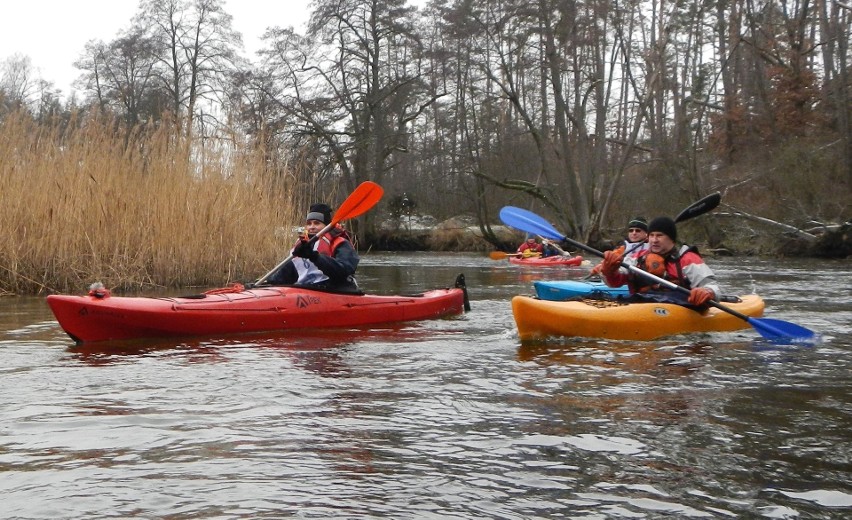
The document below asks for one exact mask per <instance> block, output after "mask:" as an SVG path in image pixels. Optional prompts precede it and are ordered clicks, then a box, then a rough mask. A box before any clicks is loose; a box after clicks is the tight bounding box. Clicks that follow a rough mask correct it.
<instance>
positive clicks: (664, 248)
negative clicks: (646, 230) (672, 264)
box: [648, 231, 674, 255]
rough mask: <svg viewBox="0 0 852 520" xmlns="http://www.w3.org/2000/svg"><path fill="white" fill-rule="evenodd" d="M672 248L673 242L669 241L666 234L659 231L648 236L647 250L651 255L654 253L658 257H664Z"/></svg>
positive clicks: (669, 238)
mask: <svg viewBox="0 0 852 520" xmlns="http://www.w3.org/2000/svg"><path fill="white" fill-rule="evenodd" d="M673 247H674V240H672V239H671V237H669V236H668V235H667V234H665V233H660V232H659V231H652V232H651V233H650V234H649V235H648V249H649V250H650V251H651V252H652V253H656V254H658V255H665V254H666V253H668V252H669V251H671V250H672V248H673Z"/></svg>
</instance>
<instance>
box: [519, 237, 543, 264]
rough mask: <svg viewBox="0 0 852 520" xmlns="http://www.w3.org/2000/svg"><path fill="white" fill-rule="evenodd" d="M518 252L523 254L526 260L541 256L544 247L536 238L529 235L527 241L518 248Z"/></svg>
mask: <svg viewBox="0 0 852 520" xmlns="http://www.w3.org/2000/svg"><path fill="white" fill-rule="evenodd" d="M517 252H518V253H521V254H522V255H523V257H524V258H526V257H529V256H539V255H541V254H542V253H543V252H544V247H543V246H542V245H541V244H539V243H538V242H537V241H536V239H535V237H534V236H532V235H527V241H526V242H524V243H523V244H521V245H519V246H518V250H517Z"/></svg>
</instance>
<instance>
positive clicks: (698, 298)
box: [687, 287, 716, 307]
mask: <svg viewBox="0 0 852 520" xmlns="http://www.w3.org/2000/svg"><path fill="white" fill-rule="evenodd" d="M714 296H716V295H715V294H714V293H713V291H712V290H711V289H708V288H706V287H696V288H695V289H692V290H690V291H689V300H687V301H689V304H690V305H695V306H696V307H701V306H702V305H704V304H706V303H707V302H709V301H710V300H712V299H713V297H714Z"/></svg>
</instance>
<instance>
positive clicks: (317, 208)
mask: <svg viewBox="0 0 852 520" xmlns="http://www.w3.org/2000/svg"><path fill="white" fill-rule="evenodd" d="M305 220H319V221H322V223H323V224H328V223H329V222H331V208H330V207H329V206H328V204H319V203H317V204H311V209H309V210H308V215H307V216H306V217H305Z"/></svg>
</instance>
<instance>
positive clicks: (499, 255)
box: [488, 251, 509, 260]
mask: <svg viewBox="0 0 852 520" xmlns="http://www.w3.org/2000/svg"><path fill="white" fill-rule="evenodd" d="M507 256H509V253H507V252H505V251H491V252H490V253H488V257H489V258H490V259H492V260H505V259H506V257H507Z"/></svg>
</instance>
